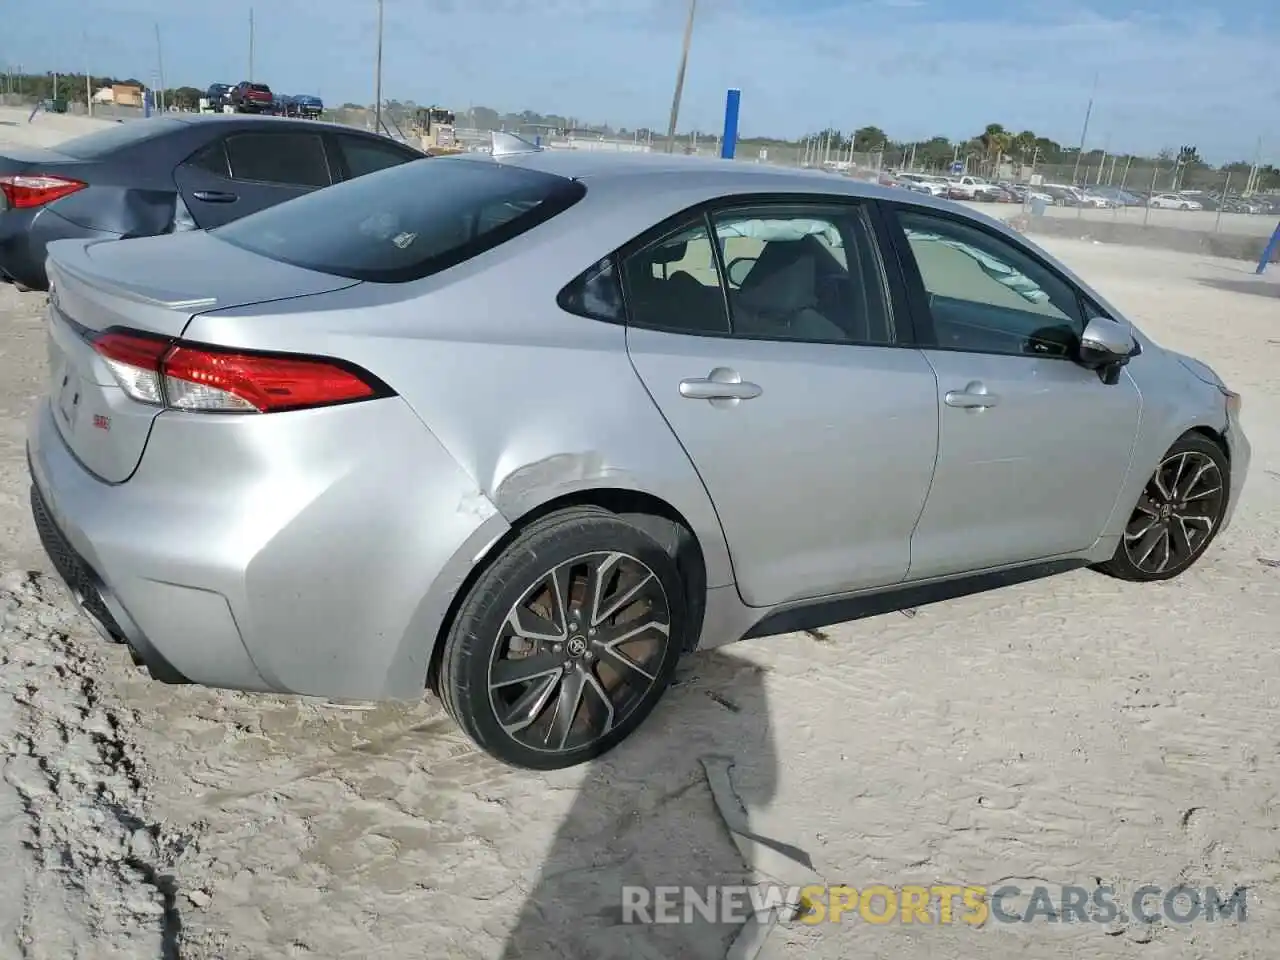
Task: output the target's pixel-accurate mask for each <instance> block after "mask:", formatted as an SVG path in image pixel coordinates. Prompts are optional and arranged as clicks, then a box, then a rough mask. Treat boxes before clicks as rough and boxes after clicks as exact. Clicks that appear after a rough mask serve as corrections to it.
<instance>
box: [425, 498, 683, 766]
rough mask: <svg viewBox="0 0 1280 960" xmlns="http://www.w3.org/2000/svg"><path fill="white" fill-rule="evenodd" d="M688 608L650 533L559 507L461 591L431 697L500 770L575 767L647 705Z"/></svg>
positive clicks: (665, 671) (658, 691)
mask: <svg viewBox="0 0 1280 960" xmlns="http://www.w3.org/2000/svg"><path fill="white" fill-rule="evenodd" d="M688 609H689V608H688V602H687V599H686V594H685V588H684V583H683V581H682V579H681V576H680V572H679V569H678V567H677V565H676V561H675V559H674V558H673V557H672V555H671V554H670V553H669V552H668V551H666V550H664V549H663V548H662V546H660V545H659V544H658V543H657V541H655V540H654V539H653V538H652V537H651V536H649V535H648V534H647V533H645V532H644V531H642V530H640V529H639V528H638V527H637V526H634V525H632V524H630V523H628V522H626V521H625V520H623V519H621V518H620V517H618V516H617V515H616V514H613V513H610V512H609V511H606V510H603V509H600V508H598V507H573V508H569V509H567V510H561V511H557V512H555V513H552V514H549V515H548V516H546V517H543V518H541V519H540V520H538V521H536V522H534V523H533V524H531V525H530V526H529V527H528V528H527V529H526V530H524V531H522V532H521V533H520V534H519V536H517V537H516V538H515V540H513V541H512V542H511V543H510V544H508V545H507V547H506V549H504V550H503V551H502V552H501V554H499V556H498V557H497V559H496V560H495V561H494V562H493V563H492V564H491V565H490V566H489V567H488V569H486V570H485V571H484V573H482V574H481V575H480V577H479V579H477V581H476V582H475V584H474V585H473V586H472V587H471V590H470V591H469V592H468V594H467V597H466V599H465V600H464V601H463V603H462V606H461V608H460V609H459V611H458V615H457V616H456V617H455V619H454V621H453V623H452V625H451V627H450V629H449V633H448V635H447V636H446V638H445V641H444V652H443V656H442V658H441V663H440V677H439V690H440V698H441V701H442V702H443V703H444V706H445V709H446V710H447V711H448V713H449V715H450V716H451V717H453V719H454V721H455V722H456V723H457V724H458V726H460V727H461V728H462V730H463V732H465V733H466V734H467V735H468V736H469V737H470V738H471V739H472V740H473V741H475V743H476V745H477V746H479V747H480V748H481V749H482V750H484V751H485V752H486V753H489V754H490V755H491V756H493V757H495V758H497V759H498V760H501V761H502V762H504V763H507V764H510V765H512V766H517V767H525V768H528V769H534V770H557V769H562V768H564V767H572V766H576V765H577V764H580V763H582V762H584V761H586V760H590V759H592V758H594V757H598V756H601V755H602V754H604V753H606V752H608V751H609V750H612V749H613V748H614V747H616V746H617V745H618V744H619V743H621V742H622V741H623V740H624V739H626V738H627V736H629V735H630V734H631V733H632V732H633V731H634V730H635V729H636V728H637V727H638V726H639V725H640V724H641V723H642V722H643V721H644V719H645V718H646V717H647V716H648V715H649V713H650V712H651V711H652V710H653V708H654V707H655V706H656V705H657V703H658V700H659V699H661V697H662V694H663V693H664V692H665V691H666V688H667V686H668V685H669V684H670V682H671V677H672V675H673V674H674V672H675V668H676V664H677V662H678V660H679V658H680V654H681V652H682V651H683V650H684V649H685V641H686V633H687V630H688V629H689V626H688V624H689V617H688Z"/></svg>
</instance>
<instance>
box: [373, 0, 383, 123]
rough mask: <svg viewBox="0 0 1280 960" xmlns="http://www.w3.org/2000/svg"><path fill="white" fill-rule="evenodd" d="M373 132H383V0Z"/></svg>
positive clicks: (374, 82) (380, 2)
mask: <svg viewBox="0 0 1280 960" xmlns="http://www.w3.org/2000/svg"><path fill="white" fill-rule="evenodd" d="M373 132H374V133H381V132H382V0H378V62H377V67H376V68H375V72H374V81H373Z"/></svg>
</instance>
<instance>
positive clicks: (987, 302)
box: [897, 208, 1141, 580]
mask: <svg viewBox="0 0 1280 960" xmlns="http://www.w3.org/2000/svg"><path fill="white" fill-rule="evenodd" d="M897 220H898V223H899V224H900V226H901V228H902V230H903V232H904V234H905V238H906V248H907V249H908V250H909V251H910V257H909V258H908V263H907V265H906V266H907V273H908V282H909V284H911V285H913V286H914V287H915V289H916V291H917V293H918V294H919V301H918V302H919V304H920V305H921V307H922V308H923V309H924V310H925V311H926V312H927V314H928V320H929V321H931V326H932V332H931V334H929V335H928V341H927V342H926V343H925V344H924V345H925V346H926V347H927V349H926V350H925V354H924V355H925V357H926V358H927V359H928V361H929V363H930V364H932V366H933V369H934V370H935V371H936V373H937V379H938V397H937V404H938V412H939V430H938V464H937V468H936V470H935V471H934V478H933V486H932V489H931V490H930V493H929V498H928V502H927V503H926V505H925V509H924V512H923V514H922V515H921V517H920V523H919V525H918V526H917V528H916V531H915V534H914V536H913V538H912V543H911V572H910V579H912V580H916V579H925V578H929V577H936V576H944V575H948V574H956V573H965V572H972V571H977V570H982V569H985V568H989V567H995V566H1001V565H1005V564H1014V563H1021V562H1025V561H1032V560H1038V559H1043V558H1048V557H1053V556H1059V555H1062V554H1069V553H1074V552H1078V551H1082V550H1085V549H1087V548H1088V547H1089V546H1090V545H1091V544H1093V543H1094V541H1095V540H1096V539H1097V538H1098V536H1099V535H1100V534H1101V533H1102V530H1103V527H1104V526H1105V524H1106V521H1107V518H1108V516H1109V515H1110V514H1111V510H1112V508H1113V506H1114V505H1115V503H1116V499H1117V497H1118V496H1119V494H1120V489H1121V487H1122V485H1123V484H1124V480H1125V476H1126V474H1127V473H1128V469H1129V461H1130V456H1131V454H1132V450H1133V444H1134V440H1135V438H1136V436H1137V431H1138V419H1139V415H1140V412H1141V397H1140V395H1139V393H1138V390H1137V387H1136V386H1135V385H1134V384H1133V382H1132V380H1130V379H1129V377H1128V376H1122V377H1121V378H1120V381H1119V382H1118V383H1116V384H1114V385H1112V386H1108V385H1106V384H1104V383H1103V382H1102V381H1101V379H1100V378H1099V376H1098V375H1097V374H1096V373H1094V372H1092V371H1089V370H1086V369H1084V368H1083V367H1081V366H1079V365H1078V364H1076V363H1075V362H1073V360H1072V357H1073V356H1074V352H1075V349H1076V346H1077V345H1078V341H1079V336H1080V333H1081V332H1082V331H1083V327H1084V316H1083V311H1082V309H1081V306H1080V294H1079V292H1078V291H1077V290H1076V289H1075V288H1074V287H1073V286H1072V285H1071V284H1070V283H1069V282H1068V281H1067V280H1066V279H1065V278H1063V277H1062V276H1061V275H1059V274H1058V273H1057V272H1055V271H1054V270H1052V268H1050V267H1049V266H1048V264H1046V263H1044V262H1043V261H1042V260H1041V259H1040V258H1038V257H1036V256H1035V255H1034V254H1033V253H1032V252H1031V251H1029V250H1026V249H1025V248H1023V247H1021V246H1020V245H1015V244H1014V243H1013V242H1012V241H1011V240H1009V239H1008V238H1005V237H1001V236H1000V235H999V234H997V233H995V232H994V231H988V230H985V229H982V228H980V227H978V226H976V225H973V224H972V223H971V222H965V221H961V220H957V219H953V218H951V217H948V216H946V215H943V214H935V213H933V212H926V211H922V210H919V209H907V208H900V209H899V212H898V216H897ZM913 265H914V269H913ZM917 272H918V278H917V277H916V275H915V274H916V273H917ZM917 280H918V284H919V285H918V286H917V285H916V283H917ZM920 287H923V289H922V290H921V289H920Z"/></svg>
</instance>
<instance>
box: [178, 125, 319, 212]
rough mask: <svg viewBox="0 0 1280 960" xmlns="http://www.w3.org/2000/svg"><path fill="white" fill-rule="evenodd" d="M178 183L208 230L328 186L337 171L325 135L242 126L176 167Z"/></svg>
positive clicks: (184, 197)
mask: <svg viewBox="0 0 1280 960" xmlns="http://www.w3.org/2000/svg"><path fill="white" fill-rule="evenodd" d="M174 182H175V183H176V184H177V186H178V191H179V192H180V193H181V194H182V199H183V202H184V203H186V205H187V209H188V210H190V211H191V216H192V217H193V218H194V219H195V222H196V223H197V224H198V225H199V226H200V227H201V228H202V229H206V230H207V229H210V228H212V227H217V226H221V225H222V224H224V223H230V222H231V221H232V220H238V219H240V218H241V217H243V216H247V215H248V214H250V213H254V212H256V211H258V210H264V209H266V208H267V207H270V206H274V205H275V204H277V203H282V202H283V201H285V200H289V199H292V198H293V197H299V196H302V195H303V194H304V193H310V192H311V191H312V190H315V189H317V188H320V187H327V186H329V184H330V183H332V182H333V176H332V174H331V172H330V167H329V161H328V157H327V154H326V152H325V147H324V138H323V137H322V136H321V135H320V134H318V133H311V132H308V131H304V130H297V131H295V130H279V131H274V130H273V131H263V132H258V131H243V132H236V133H231V134H229V135H227V136H225V137H220V138H219V139H217V140H215V141H213V142H212V143H210V144H208V145H206V146H205V147H203V148H202V149H200V150H198V151H196V153H195V154H193V155H192V156H191V157H190V158H188V159H187V160H186V161H185V162H183V163H182V164H180V165H179V166H178V168H177V169H176V170H175V171H174Z"/></svg>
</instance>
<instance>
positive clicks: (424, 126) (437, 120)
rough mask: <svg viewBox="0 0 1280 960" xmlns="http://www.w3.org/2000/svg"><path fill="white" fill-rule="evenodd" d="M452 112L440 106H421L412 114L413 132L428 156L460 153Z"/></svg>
mask: <svg viewBox="0 0 1280 960" xmlns="http://www.w3.org/2000/svg"><path fill="white" fill-rule="evenodd" d="M454 120H455V117H454V113H453V111H452V110H445V109H444V108H442V107H421V108H419V109H418V111H417V112H416V113H415V114H414V134H415V135H416V136H417V137H418V138H419V139H420V140H421V143H422V150H423V152H424V153H426V154H427V155H428V156H432V157H440V156H448V155H449V154H451V153H462V152H463V148H462V147H461V146H459V145H458V140H457V137H456V135H455V133H454Z"/></svg>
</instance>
